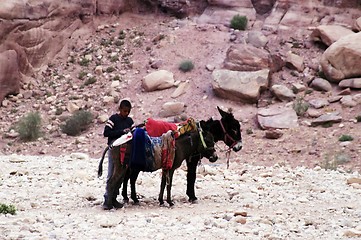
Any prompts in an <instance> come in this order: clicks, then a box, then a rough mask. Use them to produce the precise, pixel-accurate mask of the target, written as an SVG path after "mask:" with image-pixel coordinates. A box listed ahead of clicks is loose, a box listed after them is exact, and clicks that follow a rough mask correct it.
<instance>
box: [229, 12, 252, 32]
mask: <svg viewBox="0 0 361 240" xmlns="http://www.w3.org/2000/svg"><path fill="white" fill-rule="evenodd" d="M247 22H248V20H247V17H246V16H240V15H239V14H237V15H236V16H234V17H233V18H232V20H231V25H230V27H231V28H233V29H238V30H246V28H247Z"/></svg>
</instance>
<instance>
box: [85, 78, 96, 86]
mask: <svg viewBox="0 0 361 240" xmlns="http://www.w3.org/2000/svg"><path fill="white" fill-rule="evenodd" d="M96 81H97V79H96V78H95V77H94V76H93V77H89V78H88V79H87V80H86V81H85V83H84V86H88V85H90V84H93V83H95V82H96Z"/></svg>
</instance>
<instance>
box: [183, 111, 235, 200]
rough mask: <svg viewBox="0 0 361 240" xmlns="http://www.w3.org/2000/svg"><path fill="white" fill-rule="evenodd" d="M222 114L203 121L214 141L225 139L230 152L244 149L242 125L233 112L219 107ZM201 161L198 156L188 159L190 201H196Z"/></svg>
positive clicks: (188, 194)
mask: <svg viewBox="0 0 361 240" xmlns="http://www.w3.org/2000/svg"><path fill="white" fill-rule="evenodd" d="M217 109H218V112H219V113H220V115H221V117H222V118H221V119H220V120H213V119H212V118H210V119H208V120H207V121H206V122H204V121H201V122H202V125H203V126H204V127H205V128H207V129H208V130H209V131H210V132H211V133H212V135H213V137H214V141H215V142H218V141H223V142H224V143H225V144H226V145H227V146H228V150H227V151H228V152H230V151H231V150H233V151H234V152H238V151H239V150H241V149H242V136H241V125H240V123H239V121H238V120H236V119H235V118H234V116H233V114H232V113H231V112H225V111H223V110H222V109H220V108H219V107H217ZM199 161H200V158H199V157H198V156H192V157H191V159H190V160H189V161H187V169H188V171H187V192H186V194H187V196H188V201H189V202H196V201H197V197H196V195H195V190H194V185H195V181H196V172H197V166H198V163H199Z"/></svg>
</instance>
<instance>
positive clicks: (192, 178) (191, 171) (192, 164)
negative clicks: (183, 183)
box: [186, 156, 199, 203]
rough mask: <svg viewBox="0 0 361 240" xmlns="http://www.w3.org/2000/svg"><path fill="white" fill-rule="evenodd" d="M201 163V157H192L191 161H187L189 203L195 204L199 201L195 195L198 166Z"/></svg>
mask: <svg viewBox="0 0 361 240" xmlns="http://www.w3.org/2000/svg"><path fill="white" fill-rule="evenodd" d="M198 162H199V157H197V156H196V157H194V156H193V157H191V159H190V160H189V161H187V192H186V194H187V196H188V201H189V202H191V203H194V202H196V201H197V197H196V194H195V190H194V188H195V186H194V185H195V182H196V176H197V165H198Z"/></svg>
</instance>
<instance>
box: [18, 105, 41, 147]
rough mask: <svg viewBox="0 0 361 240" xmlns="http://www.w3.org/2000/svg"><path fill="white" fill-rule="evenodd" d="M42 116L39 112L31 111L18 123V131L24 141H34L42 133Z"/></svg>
mask: <svg viewBox="0 0 361 240" xmlns="http://www.w3.org/2000/svg"><path fill="white" fill-rule="evenodd" d="M40 128H41V117H40V114H39V113H38V112H30V113H28V114H27V115H26V116H25V117H22V118H21V119H20V120H19V121H18V122H17V124H16V131H17V132H18V133H19V137H20V139H21V140H23V141H34V140H36V139H38V138H39V137H40V135H41V131H40Z"/></svg>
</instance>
